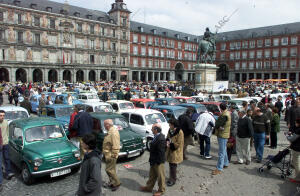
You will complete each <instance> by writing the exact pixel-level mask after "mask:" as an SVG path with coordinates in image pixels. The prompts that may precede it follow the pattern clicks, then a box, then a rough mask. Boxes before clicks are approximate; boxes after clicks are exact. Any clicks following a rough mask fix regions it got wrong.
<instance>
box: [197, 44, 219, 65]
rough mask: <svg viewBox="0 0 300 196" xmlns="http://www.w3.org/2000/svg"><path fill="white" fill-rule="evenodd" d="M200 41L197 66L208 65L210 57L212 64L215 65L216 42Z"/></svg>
mask: <svg viewBox="0 0 300 196" xmlns="http://www.w3.org/2000/svg"><path fill="white" fill-rule="evenodd" d="M210 40H211V41H207V40H200V42H199V45H198V51H197V64H199V63H205V64H206V63H207V60H208V57H209V59H210V63H211V64H212V63H213V60H214V54H215V40H214V39H210Z"/></svg>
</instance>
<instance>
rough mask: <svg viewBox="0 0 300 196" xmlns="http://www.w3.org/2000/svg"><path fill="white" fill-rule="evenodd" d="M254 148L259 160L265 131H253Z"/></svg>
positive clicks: (261, 155)
mask: <svg viewBox="0 0 300 196" xmlns="http://www.w3.org/2000/svg"><path fill="white" fill-rule="evenodd" d="M253 139H254V148H255V151H256V158H257V159H258V160H259V161H261V160H262V158H263V155H264V145H265V141H266V134H265V133H254V135H253Z"/></svg>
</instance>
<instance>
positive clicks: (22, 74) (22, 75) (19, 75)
mask: <svg viewBox="0 0 300 196" xmlns="http://www.w3.org/2000/svg"><path fill="white" fill-rule="evenodd" d="M16 81H21V82H23V83H24V82H27V73H26V71H25V69H22V68H19V69H17V71H16Z"/></svg>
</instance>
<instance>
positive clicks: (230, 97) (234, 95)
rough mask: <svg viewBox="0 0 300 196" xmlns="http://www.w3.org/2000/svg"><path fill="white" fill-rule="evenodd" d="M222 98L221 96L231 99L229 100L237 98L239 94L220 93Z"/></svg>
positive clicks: (227, 99) (222, 98) (226, 99)
mask: <svg viewBox="0 0 300 196" xmlns="http://www.w3.org/2000/svg"><path fill="white" fill-rule="evenodd" d="M220 98H221V100H224V101H229V100H232V99H235V98H237V95H236V94H220Z"/></svg>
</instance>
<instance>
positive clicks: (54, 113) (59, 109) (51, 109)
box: [45, 104, 74, 135]
mask: <svg viewBox="0 0 300 196" xmlns="http://www.w3.org/2000/svg"><path fill="white" fill-rule="evenodd" d="M45 110H46V115H45V116H47V117H52V118H55V119H56V120H58V121H59V122H60V123H61V124H62V125H63V127H64V128H65V131H66V133H67V135H69V131H68V129H69V122H70V116H71V114H72V113H73V112H74V109H73V106H71V105H66V104H53V105H46V106H45Z"/></svg>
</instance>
